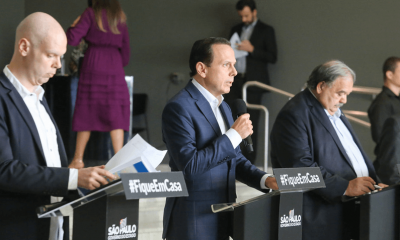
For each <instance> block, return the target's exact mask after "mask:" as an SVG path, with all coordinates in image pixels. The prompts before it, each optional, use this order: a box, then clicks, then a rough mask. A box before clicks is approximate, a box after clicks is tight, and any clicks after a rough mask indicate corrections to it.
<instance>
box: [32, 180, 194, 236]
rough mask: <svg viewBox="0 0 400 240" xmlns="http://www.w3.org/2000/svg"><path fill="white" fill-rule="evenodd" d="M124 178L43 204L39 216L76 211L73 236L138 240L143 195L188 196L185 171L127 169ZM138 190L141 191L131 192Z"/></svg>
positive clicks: (45, 216)
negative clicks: (76, 196) (128, 171)
mask: <svg viewBox="0 0 400 240" xmlns="http://www.w3.org/2000/svg"><path fill="white" fill-rule="evenodd" d="M121 178H122V181H121V179H118V180H116V181H113V182H111V183H109V184H107V185H105V186H103V187H101V188H99V189H96V190H94V191H92V192H89V193H88V194H87V195H86V196H83V197H81V198H79V199H76V200H73V201H70V202H67V203H64V204H60V203H57V204H53V205H46V206H41V207H39V208H38V209H37V212H38V217H39V218H48V217H56V216H70V215H72V213H73V220H74V224H73V234H72V236H73V238H72V239H73V240H87V239H105V240H112V239H135V240H137V239H138V230H139V199H140V198H145V197H183V196H185V197H186V196H188V192H187V189H186V184H185V181H184V178H183V174H182V172H153V173H128V174H121ZM136 190H138V191H139V192H140V193H139V194H133V195H132V191H136ZM141 191H143V192H141ZM130 199H132V200H130Z"/></svg>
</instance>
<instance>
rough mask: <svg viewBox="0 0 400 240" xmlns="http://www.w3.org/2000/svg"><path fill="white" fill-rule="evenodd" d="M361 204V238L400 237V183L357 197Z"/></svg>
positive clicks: (385, 238) (390, 238)
mask: <svg viewBox="0 0 400 240" xmlns="http://www.w3.org/2000/svg"><path fill="white" fill-rule="evenodd" d="M354 201H356V203H358V204H360V238H359V239H360V240H375V239H378V240H381V239H382V240H383V239H384V240H399V239H400V233H399V232H400V230H399V229H400V214H399V213H400V185H398V184H397V185H393V186H390V187H387V188H384V189H382V191H377V192H373V193H371V194H366V195H363V196H361V197H358V198H355V199H354Z"/></svg>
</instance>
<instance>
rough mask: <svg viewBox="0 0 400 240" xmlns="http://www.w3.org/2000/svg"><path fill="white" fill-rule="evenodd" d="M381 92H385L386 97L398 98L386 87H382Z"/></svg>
mask: <svg viewBox="0 0 400 240" xmlns="http://www.w3.org/2000/svg"><path fill="white" fill-rule="evenodd" d="M382 92H385V93H386V95H388V96H389V97H395V98H399V97H398V96H396V94H394V93H393V92H392V90H390V88H388V87H386V86H383V87H382Z"/></svg>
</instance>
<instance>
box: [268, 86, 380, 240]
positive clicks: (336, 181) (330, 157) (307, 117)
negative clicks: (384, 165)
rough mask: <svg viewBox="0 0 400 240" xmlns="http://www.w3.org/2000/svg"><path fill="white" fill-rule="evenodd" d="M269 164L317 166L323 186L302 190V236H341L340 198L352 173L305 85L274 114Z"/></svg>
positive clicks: (371, 172) (333, 238)
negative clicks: (307, 190) (270, 161)
mask: <svg viewBox="0 0 400 240" xmlns="http://www.w3.org/2000/svg"><path fill="white" fill-rule="evenodd" d="M340 118H341V120H342V121H343V123H344V124H345V126H346V127H347V128H348V130H349V131H350V133H351V135H352V136H353V139H354V141H355V143H356V144H357V146H358V148H359V149H360V151H361V153H362V155H363V157H364V160H365V163H366V165H367V167H368V171H369V176H370V177H372V178H373V179H374V180H375V181H377V178H376V174H375V170H374V167H373V166H372V163H371V161H370V160H369V158H368V156H367V155H366V154H365V152H364V151H363V149H362V147H361V144H360V142H359V141H358V139H357V136H356V135H355V133H354V131H353V129H352V127H351V125H350V123H349V122H348V120H347V119H346V117H345V116H344V115H343V114H342V116H341V117H340ZM270 140H271V158H272V166H273V167H274V168H298V167H319V168H320V169H321V173H322V176H323V178H324V181H325V185H326V188H321V189H317V190H314V191H312V192H309V193H305V194H304V198H303V199H304V200H303V205H304V207H303V218H302V219H303V239H304V240H309V239H316V240H320V239H324V240H329V239H331V240H337V239H345V238H344V237H343V236H344V234H345V232H344V231H346V229H344V228H343V225H344V221H345V219H344V218H343V203H341V199H342V196H343V194H344V193H345V191H346V189H347V186H348V184H349V181H350V180H352V179H355V178H356V177H357V175H356V173H355V171H354V169H353V167H352V164H351V161H350V159H349V158H348V156H347V154H346V151H345V150H344V148H343V145H342V144H341V142H340V140H339V138H338V136H337V134H336V131H335V129H334V128H333V126H332V124H331V122H330V120H329V118H328V116H327V115H326V112H325V111H324V108H323V107H322V105H321V104H320V102H319V101H318V100H317V99H316V98H315V97H314V96H313V95H312V94H311V92H310V91H309V90H308V89H306V90H304V91H303V92H301V93H299V94H297V95H296V96H295V97H293V98H292V99H291V100H290V101H289V102H288V103H286V105H285V106H284V107H283V109H282V110H281V111H280V113H279V114H278V117H277V118H276V120H275V123H274V126H273V128H272V131H271V137H270Z"/></svg>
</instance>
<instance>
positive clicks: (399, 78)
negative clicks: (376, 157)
mask: <svg viewBox="0 0 400 240" xmlns="http://www.w3.org/2000/svg"><path fill="white" fill-rule="evenodd" d="M383 79H384V83H383V87H382V92H381V93H379V94H378V95H377V96H376V98H375V99H374V101H373V102H372V103H371V106H370V107H369V108H368V118H369V121H370V122H371V134H372V139H373V140H374V142H375V143H376V144H378V143H379V139H380V138H381V132H382V129H383V124H384V123H385V121H386V120H387V119H388V118H389V117H390V116H393V115H395V114H400V98H399V94H400V58H398V57H389V58H388V59H386V61H385V63H384V64H383Z"/></svg>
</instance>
